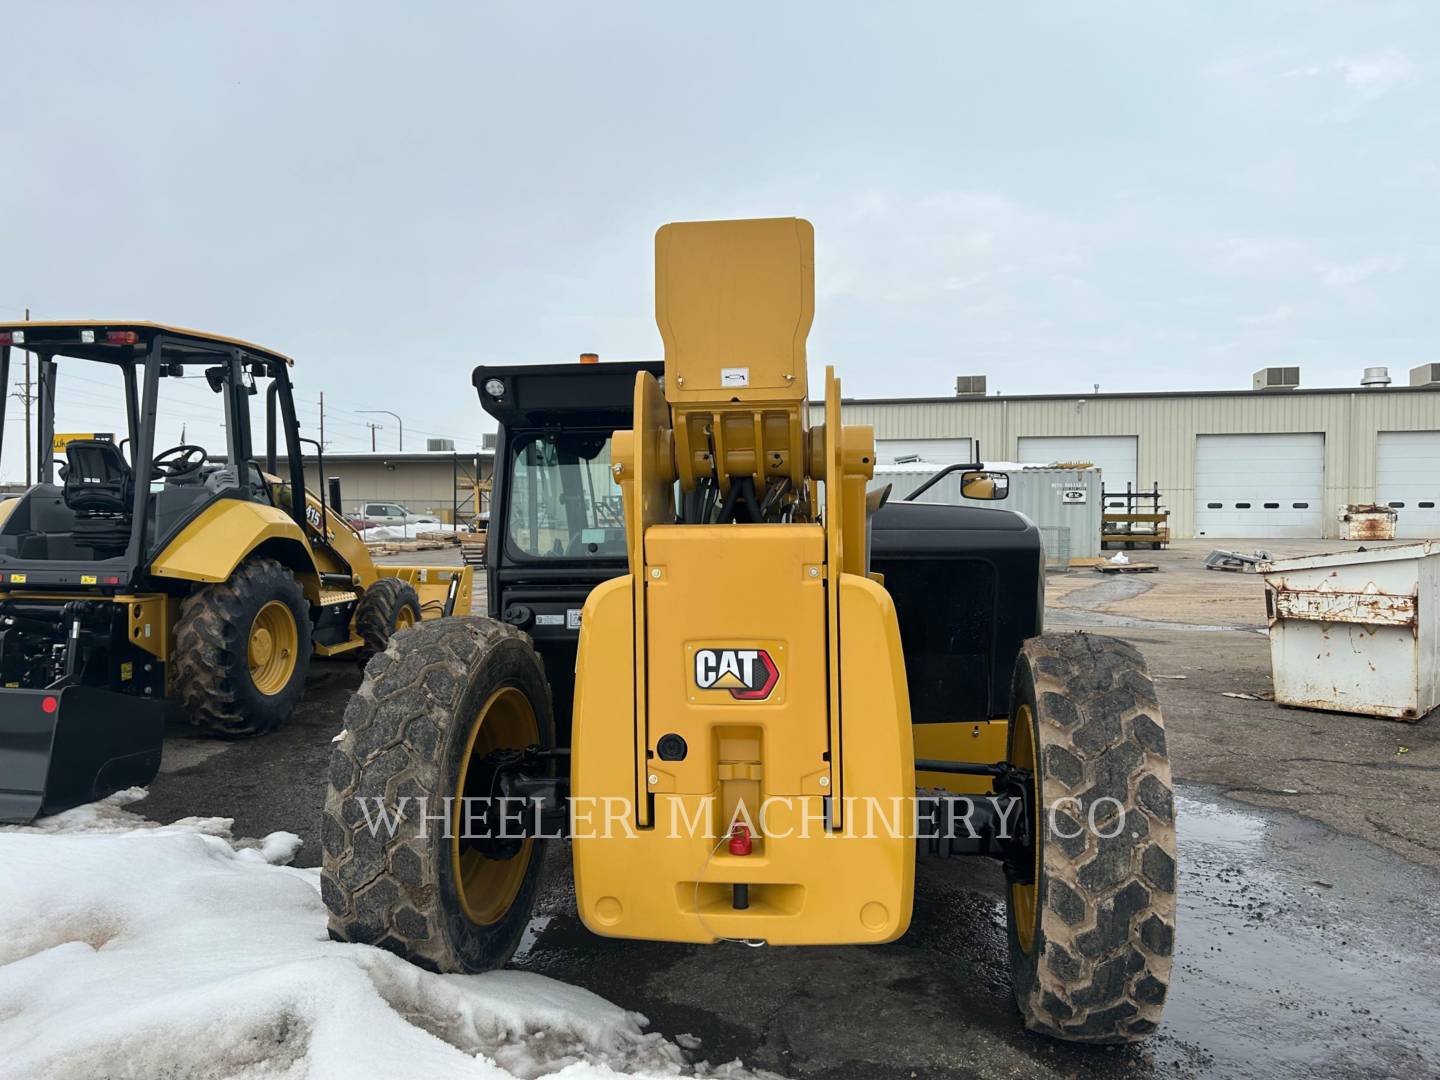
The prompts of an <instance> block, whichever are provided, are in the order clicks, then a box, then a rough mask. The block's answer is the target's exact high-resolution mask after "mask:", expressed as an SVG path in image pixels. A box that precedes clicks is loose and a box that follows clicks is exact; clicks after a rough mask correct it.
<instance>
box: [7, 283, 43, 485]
mask: <svg viewBox="0 0 1440 1080" xmlns="http://www.w3.org/2000/svg"><path fill="white" fill-rule="evenodd" d="M25 321H26V322H29V321H30V309H29V308H28V307H27V308H26V309H25ZM3 393H5V387H3V386H0V394H3ZM10 396H11V397H13V398H14V399H15V400H16V401H19V402H21V403H22V404H23V405H24V406H25V486H26V487H27V488H28V487H29V486H30V485H31V483H32V482H33V474H34V459H33V457H32V455H33V454H34V453H35V447H34V439H33V438H32V436H31V434H30V406H31V404H32V403H33V402H34V401H35V397H36V395H35V394H34V393H33V392H32V391H31V384H30V350H29V349H26V350H25V388H24V389H23V390H19V389H17V390H15V391H14V392H13V393H11V395H10Z"/></svg>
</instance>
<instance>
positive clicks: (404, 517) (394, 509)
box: [351, 502, 440, 527]
mask: <svg viewBox="0 0 1440 1080" xmlns="http://www.w3.org/2000/svg"><path fill="white" fill-rule="evenodd" d="M351 516H352V518H354V519H355V520H362V519H363V520H364V521H366V522H368V523H369V525H370V526H374V525H438V524H440V519H439V518H438V517H436V516H435V515H434V514H412V513H411V512H410V511H409V510H407V509H406V508H405V507H404V506H402V505H401V504H400V503H379V502H374V503H365V504H364V505H363V506H361V507H360V508H359V509H357V510H356V511H355V513H354V514H353V515H351ZM367 527H369V526H367Z"/></svg>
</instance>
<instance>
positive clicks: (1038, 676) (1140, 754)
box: [1007, 634, 1176, 1043]
mask: <svg viewBox="0 0 1440 1080" xmlns="http://www.w3.org/2000/svg"><path fill="white" fill-rule="evenodd" d="M1027 741H1028V744H1029V745H1028V746H1027ZM1031 747H1033V751H1034V752H1033V753H1031V750H1030V748H1031ZM1007 759H1008V760H1010V762H1011V763H1012V764H1014V765H1017V766H1019V767H1023V768H1034V769H1035V772H1036V778H1037V782H1038V788H1039V792H1040V794H1041V796H1042V797H1041V799H1040V802H1041V805H1042V809H1041V811H1040V812H1039V814H1038V815H1037V816H1038V817H1039V818H1040V820H1038V821H1037V822H1036V823H1035V826H1036V827H1035V833H1036V835H1037V836H1038V837H1039V845H1040V850H1039V858H1038V868H1039V873H1038V874H1037V875H1036V880H1035V886H1034V891H1033V892H1032V893H1030V894H1029V895H1028V897H1027V894H1026V892H1025V890H1024V888H1023V887H1019V888H1017V887H1016V886H1013V885H1012V886H1011V888H1010V894H1009V897H1008V899H1009V904H1008V908H1009V917H1008V920H1007V922H1008V927H1009V939H1010V967H1011V973H1012V976H1013V978H1014V983H1015V1000H1016V1003H1017V1004H1018V1005H1019V1007H1020V1012H1021V1013H1022V1015H1023V1016H1024V1018H1025V1026H1026V1027H1028V1028H1030V1029H1031V1030H1032V1031H1038V1032H1042V1033H1044V1034H1046V1035H1051V1036H1054V1037H1056V1038H1059V1039H1065V1040H1068V1041H1074V1042H1091V1043H1125V1042H1134V1041H1136V1040H1138V1039H1142V1038H1144V1037H1145V1036H1147V1035H1149V1034H1150V1033H1151V1032H1153V1031H1154V1030H1155V1029H1156V1028H1157V1027H1158V1026H1159V1024H1160V1014H1161V1010H1162V1008H1163V1007H1164V1003H1165V994H1166V990H1167V988H1168V986H1169V983H1170V974H1171V965H1172V957H1173V952H1174V943H1175V869H1176V863H1175V804H1174V796H1173V793H1172V789H1171V780H1170V759H1169V756H1168V754H1167V752H1166V746H1165V730H1164V727H1163V726H1162V721H1161V717H1160V707H1159V703H1158V701H1157V700H1156V696H1155V689H1154V686H1153V684H1152V683H1151V681H1150V677H1149V675H1148V673H1147V672H1146V668H1145V660H1144V658H1143V657H1142V656H1141V655H1140V652H1139V651H1138V650H1137V649H1136V648H1135V647H1134V646H1132V645H1130V644H1128V643H1126V642H1123V641H1120V640H1118V639H1116V638H1111V637H1103V636H1099V635H1093V634H1055V635H1047V636H1045V637H1039V638H1033V639H1031V640H1030V641H1027V642H1026V643H1025V645H1024V647H1023V648H1022V650H1021V652H1020V657H1019V659H1018V661H1017V662H1016V669H1015V682H1014V689H1013V693H1012V705H1011V720H1010V736H1009V745H1008V751H1007ZM1032 762H1033V764H1032ZM1076 800H1078V803H1077V801H1076ZM1092 807H1093V808H1094V809H1093V811H1092ZM1092 813H1093V828H1092V827H1091V815H1092ZM1122 815H1123V816H1122ZM1111 833H1113V834H1114V835H1113V836H1112V835H1109V834H1111Z"/></svg>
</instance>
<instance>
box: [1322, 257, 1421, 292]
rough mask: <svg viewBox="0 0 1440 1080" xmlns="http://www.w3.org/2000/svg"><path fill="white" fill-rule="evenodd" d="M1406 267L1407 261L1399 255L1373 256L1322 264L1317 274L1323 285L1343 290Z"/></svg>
mask: <svg viewBox="0 0 1440 1080" xmlns="http://www.w3.org/2000/svg"><path fill="white" fill-rule="evenodd" d="M1404 265H1405V260H1404V259H1403V258H1402V257H1401V256H1399V255H1371V256H1369V257H1368V258H1364V259H1356V260H1354V261H1352V262H1343V263H1334V262H1327V263H1320V264H1319V265H1318V266H1316V267H1315V272H1316V273H1317V274H1319V275H1320V281H1321V282H1322V283H1323V284H1325V285H1328V286H1329V287H1330V288H1332V289H1343V288H1348V287H1349V286H1351V285H1359V284H1360V283H1361V282H1363V281H1367V280H1369V279H1370V278H1373V277H1376V276H1378V275H1380V274H1392V273H1394V272H1395V271H1396V270H1399V269H1400V268H1401V267H1402V266H1404Z"/></svg>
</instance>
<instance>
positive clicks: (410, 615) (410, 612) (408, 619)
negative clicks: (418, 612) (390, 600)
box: [395, 604, 415, 632]
mask: <svg viewBox="0 0 1440 1080" xmlns="http://www.w3.org/2000/svg"><path fill="white" fill-rule="evenodd" d="M414 625H415V610H414V609H413V608H412V607H411V606H410V605H409V604H405V605H404V606H403V607H401V608H400V610H399V611H398V612H396V613H395V630H396V632H399V631H401V630H408V629H409V628H410V627H412V626H414Z"/></svg>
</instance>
